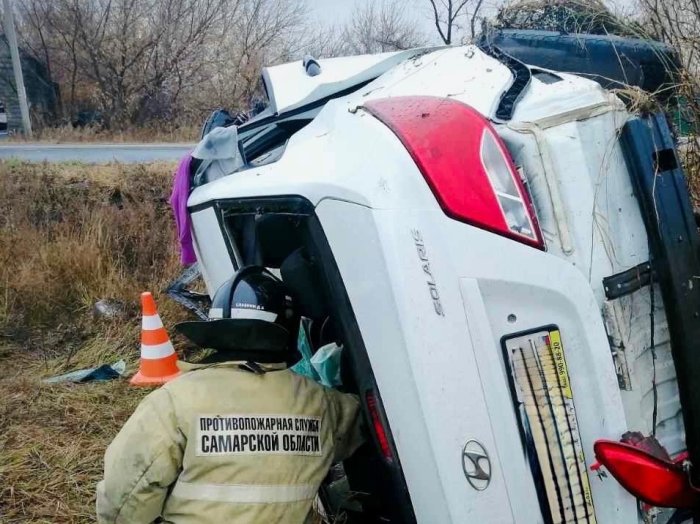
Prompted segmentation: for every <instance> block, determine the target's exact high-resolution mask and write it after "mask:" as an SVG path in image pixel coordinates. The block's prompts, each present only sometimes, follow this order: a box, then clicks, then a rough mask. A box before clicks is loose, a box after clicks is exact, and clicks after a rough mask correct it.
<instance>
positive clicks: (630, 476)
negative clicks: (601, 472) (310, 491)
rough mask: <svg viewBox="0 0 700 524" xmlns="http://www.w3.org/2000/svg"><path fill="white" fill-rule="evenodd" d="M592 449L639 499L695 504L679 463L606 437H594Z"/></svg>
mask: <svg viewBox="0 0 700 524" xmlns="http://www.w3.org/2000/svg"><path fill="white" fill-rule="evenodd" d="M593 450H594V452H595V456H596V458H597V459H598V461H599V462H600V463H601V464H602V465H603V466H605V467H606V468H607V469H608V471H609V472H610V474H611V475H612V476H613V477H615V478H616V479H617V481H618V482H619V483H620V484H621V485H622V487H623V488H625V489H626V490H627V491H629V492H630V493H631V494H632V495H634V496H635V497H637V498H638V499H640V500H642V501H643V502H646V503H647V504H651V505H652V506H658V507H665V508H688V509H690V508H696V507H698V503H700V497H698V492H697V491H695V490H694V489H693V488H692V486H691V485H690V482H689V480H688V477H687V475H686V473H685V472H684V471H683V469H682V468H681V467H680V466H679V465H677V464H674V463H670V462H667V461H665V460H661V459H658V458H656V457H654V456H653V455H650V454H649V453H647V452H646V451H643V450H641V449H638V448H636V447H634V446H630V445H629V444H623V443H621V442H614V441H610V440H598V441H596V443H595V444H594V445H593Z"/></svg>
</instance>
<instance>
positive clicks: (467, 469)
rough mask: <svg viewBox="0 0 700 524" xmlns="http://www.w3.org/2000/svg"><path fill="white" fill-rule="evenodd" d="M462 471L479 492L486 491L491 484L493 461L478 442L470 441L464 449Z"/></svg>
mask: <svg viewBox="0 0 700 524" xmlns="http://www.w3.org/2000/svg"><path fill="white" fill-rule="evenodd" d="M462 469H463V470H464V476H465V477H467V482H469V484H470V485H471V487H472V488H474V489H475V490H477V491H484V490H485V489H486V488H487V487H488V486H489V482H491V459H490V458H489V454H488V453H487V452H486V449H485V448H484V446H482V445H481V444H480V443H479V442H478V441H476V440H473V439H472V440H469V441H467V443H466V444H465V445H464V448H462Z"/></svg>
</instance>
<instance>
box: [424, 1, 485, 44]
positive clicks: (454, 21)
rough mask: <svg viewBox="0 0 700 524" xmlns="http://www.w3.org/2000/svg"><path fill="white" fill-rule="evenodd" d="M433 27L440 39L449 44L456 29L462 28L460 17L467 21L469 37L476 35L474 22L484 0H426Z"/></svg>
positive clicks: (477, 17)
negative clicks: (430, 11) (428, 4)
mask: <svg viewBox="0 0 700 524" xmlns="http://www.w3.org/2000/svg"><path fill="white" fill-rule="evenodd" d="M428 2H429V3H430V7H431V10H432V15H433V16H432V18H433V22H434V24H435V28H436V29H437V31H438V34H439V35H440V38H441V39H442V41H443V42H444V43H445V44H447V45H450V44H452V43H453V42H454V38H455V35H456V33H457V31H458V30H461V29H463V27H462V25H461V24H460V22H461V21H462V19H464V20H466V21H467V22H468V23H469V37H470V38H472V39H473V38H474V37H475V36H476V22H477V20H478V19H479V12H480V11H481V8H482V6H483V4H484V0H428Z"/></svg>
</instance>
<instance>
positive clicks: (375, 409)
mask: <svg viewBox="0 0 700 524" xmlns="http://www.w3.org/2000/svg"><path fill="white" fill-rule="evenodd" d="M365 400H366V401H367V410H368V411H369V416H370V418H371V419H372V429H373V430H374V435H375V437H377V444H379V449H380V450H381V452H382V456H383V457H384V460H386V461H387V462H392V461H393V459H394V456H393V454H392V452H391V446H390V445H389V437H388V436H387V434H386V430H385V428H384V424H383V423H382V417H381V415H380V414H379V404H378V402H377V397H376V396H375V394H374V392H372V391H368V392H367V394H366V395H365Z"/></svg>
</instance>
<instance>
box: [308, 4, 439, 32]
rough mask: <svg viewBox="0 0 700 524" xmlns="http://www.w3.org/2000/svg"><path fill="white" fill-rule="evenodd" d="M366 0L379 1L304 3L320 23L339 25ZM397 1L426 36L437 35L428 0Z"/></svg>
mask: <svg viewBox="0 0 700 524" xmlns="http://www.w3.org/2000/svg"><path fill="white" fill-rule="evenodd" d="M367 1H377V3H379V1H380V0H306V3H307V5H308V6H309V7H310V8H311V9H312V11H313V13H314V15H315V16H316V18H317V19H318V20H319V21H320V22H321V23H323V24H326V25H337V26H340V25H342V24H344V23H345V21H347V20H348V18H349V17H350V15H351V13H352V11H353V9H355V7H357V6H361V5H364V4H365V2H367ZM399 1H400V3H401V4H402V5H403V6H404V8H405V9H406V15H407V16H408V17H410V18H413V19H414V20H415V21H416V24H417V25H418V26H419V27H420V28H421V29H422V30H423V31H424V32H425V33H426V34H427V35H428V36H430V37H432V36H433V35H435V37H437V31H436V29H435V26H434V25H433V23H432V21H431V20H430V4H429V3H428V0H399ZM436 43H437V42H436Z"/></svg>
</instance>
